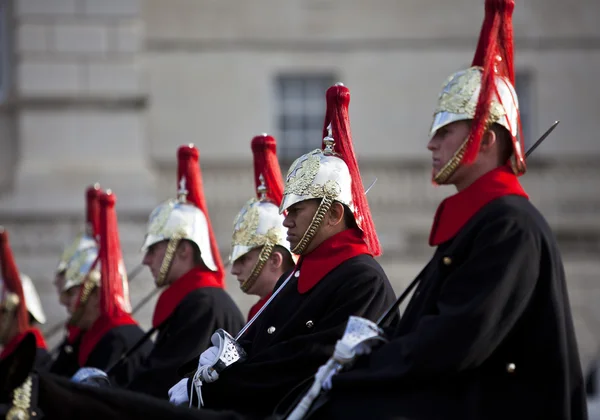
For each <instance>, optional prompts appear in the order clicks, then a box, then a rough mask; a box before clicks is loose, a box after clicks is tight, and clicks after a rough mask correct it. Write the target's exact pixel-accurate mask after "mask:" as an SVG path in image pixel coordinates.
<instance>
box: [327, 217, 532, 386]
mask: <svg viewBox="0 0 600 420" xmlns="http://www.w3.org/2000/svg"><path fill="white" fill-rule="evenodd" d="M541 246H542V244H541V235H540V234H536V233H535V232H534V231H533V229H532V228H529V227H527V226H526V224H525V222H523V221H519V220H517V219H516V218H510V217H508V216H506V217H502V218H499V219H496V220H494V221H493V222H491V223H488V224H486V225H485V226H484V227H483V228H482V229H481V231H480V233H479V234H477V236H476V237H475V242H474V246H473V252H472V253H471V254H470V255H469V256H468V257H467V259H466V260H465V261H464V262H463V263H462V264H460V265H458V266H457V267H455V268H454V269H453V271H452V272H450V273H448V276H447V277H446V278H445V279H444V284H443V286H442V288H441V291H440V296H439V299H438V301H437V309H438V313H437V314H436V315H427V316H424V317H422V318H421V319H420V321H419V322H418V324H417V326H416V328H415V329H414V330H413V331H412V332H410V333H408V334H406V335H403V336H400V337H397V338H395V339H393V340H392V341H390V342H389V343H388V344H385V345H383V346H382V347H380V348H379V349H377V350H376V351H374V352H373V353H372V354H371V355H370V357H369V363H368V364H367V367H366V368H364V369H356V370H353V371H349V372H345V373H342V374H339V375H337V376H336V377H334V379H333V386H334V388H335V387H339V386H344V384H346V385H350V384H352V383H355V382H356V381H360V382H361V383H363V384H364V383H367V382H369V381H386V380H389V381H393V382H394V383H396V384H398V383H403V382H406V383H407V385H408V384H409V383H410V382H409V381H410V380H414V379H416V378H418V379H421V380H433V379H435V378H439V377H441V376H442V375H448V374H453V373H457V372H460V371H463V370H466V369H469V368H473V367H477V366H479V365H481V364H482V363H483V362H484V361H485V360H486V359H487V358H488V357H489V356H490V355H491V354H492V352H493V351H494V350H495V349H496V348H497V347H498V346H499V344H500V343H501V342H502V341H503V340H504V338H505V337H506V336H507V335H508V334H509V333H510V331H511V329H512V328H513V327H514V325H515V323H516V322H517V321H518V320H519V318H520V317H521V315H522V314H523V312H524V311H525V309H526V308H527V306H528V305H529V302H530V300H531V296H532V294H533V292H534V289H535V287H536V283H537V279H538V275H539V261H540V257H541Z"/></svg>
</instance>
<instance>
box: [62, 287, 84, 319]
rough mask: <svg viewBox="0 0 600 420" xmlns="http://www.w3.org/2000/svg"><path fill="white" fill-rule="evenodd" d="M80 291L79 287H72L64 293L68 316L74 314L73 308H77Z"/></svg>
mask: <svg viewBox="0 0 600 420" xmlns="http://www.w3.org/2000/svg"><path fill="white" fill-rule="evenodd" d="M80 290H81V286H74V287H71V288H69V290H67V291H66V292H64V293H63V294H64V296H65V301H66V303H67V305H66V308H67V312H69V314H71V315H73V313H74V312H75V308H77V303H78V300H79V291H80Z"/></svg>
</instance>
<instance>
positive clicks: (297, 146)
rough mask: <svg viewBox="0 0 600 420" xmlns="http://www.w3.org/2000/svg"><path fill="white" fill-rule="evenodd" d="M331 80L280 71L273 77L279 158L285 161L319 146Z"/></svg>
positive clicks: (328, 76)
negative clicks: (276, 103) (280, 74)
mask: <svg viewBox="0 0 600 420" xmlns="http://www.w3.org/2000/svg"><path fill="white" fill-rule="evenodd" d="M334 83H335V77H334V75H332V74H329V75H283V76H279V77H278V78H277V86H276V88H277V101H278V107H277V109H278V115H277V127H278V129H279V135H278V138H277V140H278V154H279V159H280V160H281V161H282V162H284V163H286V164H288V163H291V162H292V161H293V160H294V159H296V158H298V157H300V155H302V154H304V153H306V152H308V151H310V150H313V149H316V148H318V147H321V140H322V137H323V120H324V118H325V107H326V102H325V93H326V92H327V89H328V88H329V87H330V86H331V85H333V84H334Z"/></svg>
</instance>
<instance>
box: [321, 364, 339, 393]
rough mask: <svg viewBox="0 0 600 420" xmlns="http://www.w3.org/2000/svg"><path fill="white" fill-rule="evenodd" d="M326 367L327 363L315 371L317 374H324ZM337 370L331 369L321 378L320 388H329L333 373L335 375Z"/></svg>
mask: <svg viewBox="0 0 600 420" xmlns="http://www.w3.org/2000/svg"><path fill="white" fill-rule="evenodd" d="M326 369H327V365H326V364H325V365H323V366H321V367H320V368H319V370H318V371H317V376H322V375H325V370H326ZM336 373H337V372H336V371H335V369H332V370H331V371H330V372H329V374H327V375H326V376H325V377H324V378H323V380H321V388H323V389H324V390H325V391H329V390H331V387H332V384H331V379H332V378H333V375H335V374H336Z"/></svg>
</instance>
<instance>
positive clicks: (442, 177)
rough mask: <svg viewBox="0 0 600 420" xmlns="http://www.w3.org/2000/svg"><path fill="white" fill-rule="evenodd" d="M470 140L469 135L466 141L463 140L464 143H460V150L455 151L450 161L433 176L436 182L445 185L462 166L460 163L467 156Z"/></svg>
mask: <svg viewBox="0 0 600 420" xmlns="http://www.w3.org/2000/svg"><path fill="white" fill-rule="evenodd" d="M468 142H469V138H468V137H467V138H466V139H465V141H463V143H462V144H461V145H460V147H459V148H458V150H456V152H454V155H452V158H451V159H450V160H449V161H448V162H446V164H445V165H444V166H442V169H440V170H439V171H438V173H437V174H435V175H434V176H433V182H435V183H436V184H438V185H443V184H445V183H446V182H448V180H449V179H450V177H451V176H452V174H454V172H455V171H456V169H458V167H459V166H460V163H461V162H462V160H463V157H464V156H465V151H466V150H467V143H468Z"/></svg>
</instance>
